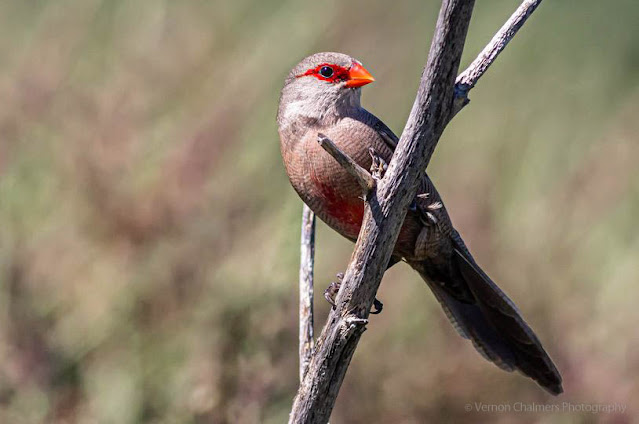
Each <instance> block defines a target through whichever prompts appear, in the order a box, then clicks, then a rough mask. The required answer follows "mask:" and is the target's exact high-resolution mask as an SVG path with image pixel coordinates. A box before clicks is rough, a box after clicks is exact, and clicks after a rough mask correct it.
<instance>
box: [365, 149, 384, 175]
mask: <svg viewBox="0 0 639 424" xmlns="http://www.w3.org/2000/svg"><path fill="white" fill-rule="evenodd" d="M368 154H369V155H371V158H372V159H373V162H372V163H371V175H372V176H373V178H374V179H376V180H381V179H382V178H383V177H384V174H385V173H386V170H387V169H388V164H387V163H386V161H385V160H384V159H382V158H381V157H380V156H379V155H378V154H377V151H376V150H375V149H373V148H372V147H370V148H369V149H368Z"/></svg>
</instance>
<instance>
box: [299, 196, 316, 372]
mask: <svg viewBox="0 0 639 424" xmlns="http://www.w3.org/2000/svg"><path fill="white" fill-rule="evenodd" d="M314 266H315V214H314V213H313V211H312V210H311V209H310V208H309V207H308V206H306V205H304V209H303V210H302V235H301V237H300V281H299V286H300V287H299V291H300V334H299V337H300V345H299V356H300V382H301V381H302V380H303V379H304V374H306V370H307V369H308V364H309V363H310V362H311V355H312V354H313V347H314V345H315V340H314V339H313V268H314Z"/></svg>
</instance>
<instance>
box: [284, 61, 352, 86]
mask: <svg viewBox="0 0 639 424" xmlns="http://www.w3.org/2000/svg"><path fill="white" fill-rule="evenodd" d="M324 66H328V67H329V68H331V69H333V75H331V76H330V77H328V78H326V77H325V76H323V75H322V74H320V70H321V69H322V68H323V67H324ZM308 75H312V76H314V77H315V78H317V79H319V80H322V81H330V82H339V81H346V80H348V78H349V76H348V69H346V68H344V67H343V66H339V65H335V64H333V63H322V64H321V65H317V66H316V67H314V68H311V69H309V70H308V71H306V72H304V73H303V74H301V75H297V77H296V78H300V77H305V76H308Z"/></svg>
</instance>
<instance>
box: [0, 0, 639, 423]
mask: <svg viewBox="0 0 639 424" xmlns="http://www.w3.org/2000/svg"><path fill="white" fill-rule="evenodd" d="M518 3H519V2H518V1H515V0H513V1H505V0H490V1H482V2H477V5H476V12H475V15H474V17H473V21H472V24H471V28H470V33H469V40H468V44H467V47H466V50H465V56H464V61H463V64H462V66H464V65H465V64H467V63H469V61H470V60H472V58H474V56H475V55H476V53H477V52H478V51H479V50H480V49H481V48H482V47H483V46H484V45H485V43H486V42H487V41H488V40H489V39H490V37H491V36H492V35H493V33H494V32H495V31H496V29H497V28H498V27H499V26H500V25H501V24H502V23H503V21H504V20H505V19H506V18H507V17H508V16H509V14H510V13H511V12H512V11H513V10H514V8H515V7H516V5H517V4H518ZM438 6H439V5H438V2H435V1H429V2H422V1H417V0H411V1H403V2H394V3H393V4H392V5H389V3H388V2H384V1H367V0H356V1H349V2H339V1H336V0H327V1H322V2H319V1H318V2H296V1H291V0H272V1H263V2H259V1H256V0H252V1H248V0H235V1H233V2H231V1H221V0H213V1H212V2H210V1H184V2H171V1H145V0H139V1H132V2H125V1H115V0H105V1H99V0H82V1H80V0H59V1H51V2H49V1H36V0H32V1H10V0H9V1H2V2H0V34H2V36H1V37H0V98H1V99H2V102H1V103H0V422H3V423H43V422H47V423H76V422H77V423H137V422H144V423H196V422H197V423H199V422H213V423H225V422H228V423H257V422H264V423H280V422H284V421H285V420H286V418H287V414H288V411H289V407H290V404H291V400H292V397H293V395H294V393H295V390H296V388H297V344H296V343H297V321H296V320H297V293H296V290H297V289H296V280H297V265H298V238H299V216H300V210H301V204H300V201H299V200H298V198H297V196H296V195H295V193H294V192H293V190H292V189H291V188H290V186H289V184H288V181H287V178H286V176H285V174H284V171H283V167H282V165H281V162H280V158H279V146H278V137H277V131H276V125H275V111H276V107H277V101H278V95H279V89H280V87H281V84H282V81H283V78H284V76H285V75H286V73H287V72H288V70H289V69H290V68H291V67H292V66H293V65H294V64H295V63H297V61H298V60H299V59H300V58H302V57H304V56H306V55H307V54H310V53H313V52H316V51H323V50H333V51H342V52H346V53H350V54H351V55H353V56H355V57H357V58H358V59H360V60H361V61H362V62H363V63H364V64H365V65H366V67H367V68H368V69H370V70H371V71H372V73H373V74H374V75H375V77H376V78H377V82H376V83H375V84H373V85H371V86H369V87H366V89H365V90H364V104H365V105H366V107H367V108H369V109H370V110H371V111H373V112H374V113H376V114H377V115H378V116H380V117H381V118H382V119H384V120H385V121H386V123H387V124H389V125H390V126H391V127H392V128H393V129H394V130H395V131H396V132H398V133H399V132H401V129H402V125H403V122H404V121H405V119H406V117H407V115H408V112H409V110H410V107H411V105H412V101H413V96H414V92H415V89H416V87H417V83H418V80H419V74H420V72H421V67H422V66H423V63H424V61H425V57H426V52H427V47H428V45H429V40H430V37H431V34H432V31H433V26H434V22H435V19H436V15H437V10H438ZM637 16H639V3H637V2H634V1H630V0H621V1H617V2H614V4H613V3H608V2H601V1H596V0H583V1H580V2H578V3H575V2H567V1H547V2H544V3H543V4H542V6H541V7H540V9H539V10H538V12H536V13H535V15H534V16H533V17H532V19H531V20H530V21H529V23H528V24H527V25H526V26H525V27H524V29H523V31H522V32H521V34H520V35H518V36H517V37H516V39H515V40H514V42H513V43H512V44H511V45H510V46H509V47H508V49H507V50H506V51H505V53H504V54H503V55H502V56H501V57H500V58H499V59H498V61H497V63H496V64H495V65H494V66H493V68H491V69H490V71H489V72H488V73H487V74H486V76H485V77H484V78H483V79H482V80H481V82H480V83H479V85H478V87H477V88H476V89H475V90H474V91H473V92H472V96H471V98H472V102H471V104H470V106H469V107H468V108H466V109H465V110H464V111H463V112H462V113H461V114H460V115H459V116H458V117H457V118H456V119H455V120H454V121H453V123H452V125H451V126H450V127H449V128H448V130H447V131H446V133H445V134H444V137H443V139H442V140H441V143H440V146H439V148H438V150H437V152H436V153H435V156H434V158H433V162H432V165H431V168H430V174H431V176H432V177H433V179H434V180H435V181H436V183H437V184H438V187H439V190H440V192H441V193H442V195H443V196H444V198H445V200H446V202H447V206H448V209H449V210H450V212H451V214H452V217H453V220H454V222H455V223H456V225H457V227H458V229H459V230H460V231H461V233H462V234H463V235H464V237H465V239H466V240H467V242H468V243H469V244H470V247H471V250H472V251H473V252H474V253H475V255H476V257H477V259H478V261H479V262H480V263H481V264H482V265H483V266H484V268H485V269H486V270H487V271H488V272H489V274H490V275H491V276H492V277H493V278H494V280H495V281H497V282H498V283H499V284H500V285H501V286H502V287H503V288H504V289H505V290H506V291H507V292H508V293H509V294H510V295H511V296H512V297H513V299H514V300H515V301H516V303H517V304H518V305H519V307H520V309H521V310H522V312H523V314H524V316H526V317H527V318H528V320H529V322H530V323H531V325H532V326H533V327H534V328H535V329H536V330H537V332H538V334H539V336H540V338H541V340H542V341H543V342H544V345H545V346H546V348H547V349H548V351H549V353H550V354H551V356H552V357H553V358H555V360H556V362H557V365H558V367H559V369H560V370H561V371H562V374H563V376H564V378H565V391H566V393H565V394H564V395H562V396H561V397H559V398H557V399H555V398H551V397H550V396H549V395H547V394H545V392H543V391H542V390H540V389H539V388H538V387H537V386H536V385H535V384H534V383H532V382H531V381H529V380H527V379H525V378H523V377H521V376H519V375H515V374H508V373H505V372H502V371H500V370H498V369H497V368H496V367H494V366H493V365H491V364H489V363H488V362H486V361H484V360H483V359H482V358H480V357H479V355H477V354H476V352H474V350H473V348H472V347H471V346H470V344H469V343H468V342H466V341H464V340H462V339H460V338H459V337H458V336H457V335H456V334H455V332H454V330H453V329H452V327H451V326H450V325H449V324H448V322H447V321H446V318H445V317H444V315H443V314H442V312H441V311H440V308H439V306H438V305H437V304H436V302H435V301H434V300H433V298H432V295H431V294H430V293H429V292H428V290H427V288H426V286H425V285H424V284H423V282H421V281H420V280H419V277H418V276H417V275H416V274H413V273H412V272H410V270H408V269H407V267H404V266H397V267H396V268H395V269H393V270H392V271H390V272H389V273H388V274H387V275H386V277H385V279H384V282H383V284H382V287H381V289H380V293H379V298H380V299H382V300H383V301H384V304H385V308H384V313H383V314H382V315H380V316H378V317H374V318H373V320H372V322H371V325H370V327H369V330H368V331H367V332H366V334H365V335H364V338H363V339H362V342H361V343H360V347H359V349H358V351H357V353H356V354H355V358H354V360H353V363H352V364H351V367H350V369H349V372H348V374H347V377H346V380H345V382H344V385H343V388H342V391H341V394H340V397H339V399H338V403H337V406H336V409H335V411H334V414H333V417H332V420H331V422H335V423H365V422H379V423H421V422H437V423H444V422H455V423H457V422H464V421H467V422H478V423H481V422H486V423H509V422H524V423H533V422H543V423H568V422H570V423H573V422H583V423H592V422H610V423H612V422H614V423H625V422H632V421H633V418H636V417H638V416H639V406H637V403H636V402H633V401H636V400H637V399H639V384H638V383H637V380H638V379H639V338H638V337H637V329H636V325H637V322H638V320H639V310H638V309H637V306H636V302H637V300H636V299H637V298H639V285H638V284H637V282H638V281H639V261H638V259H637V258H638V253H639V236H638V234H639V233H638V232H637V230H636V228H637V224H636V219H637V217H638V216H639V167H638V166H637V163H638V161H637V160H638V159H639V143H637V134H638V133H639V120H638V119H637V116H639V26H638V25H637ZM351 249H352V245H351V244H350V243H349V242H347V241H345V240H343V239H341V238H340V237H339V236H337V235H336V234H333V233H332V232H331V231H329V230H328V229H327V228H326V227H325V226H324V225H322V224H320V225H319V234H318V255H317V256H318V257H317V269H316V279H317V284H318V287H317V290H318V296H317V307H316V310H317V318H316V321H317V322H316V327H317V331H319V330H320V328H321V325H322V324H323V322H324V318H325V316H326V313H327V311H328V306H327V305H326V303H325V302H324V301H323V299H322V297H321V295H319V294H320V293H321V292H322V291H323V289H324V287H325V285H328V283H329V282H330V281H331V280H332V278H333V276H334V274H335V273H337V272H339V271H341V270H344V268H345V266H346V264H347V262H348V258H349V255H350V252H351ZM474 402H483V403H485V404H503V403H509V404H513V403H514V402H524V403H532V402H535V403H538V404H544V403H559V404H560V403H561V402H573V403H587V404H592V403H599V404H602V403H604V404H610V403H615V402H616V403H620V404H623V405H626V406H627V408H628V409H627V411H626V413H625V414H606V413H601V414H592V413H588V412H576V413H575V412H573V413H565V412H564V413H562V412H554V413H553V412H539V413H534V412H531V413H521V412H520V413H516V412H510V413H496V412H492V413H491V412H477V411H471V412H466V411H465V410H464V405H465V404H467V403H474Z"/></svg>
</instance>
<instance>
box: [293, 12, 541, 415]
mask: <svg viewBox="0 0 639 424" xmlns="http://www.w3.org/2000/svg"><path fill="white" fill-rule="evenodd" d="M539 3H541V0H525V1H524V2H523V3H522V5H521V6H520V7H519V9H517V11H516V12H515V13H514V14H513V15H512V16H511V18H510V19H509V20H508V21H507V22H506V24H504V26H503V27H502V28H501V30H500V31H499V32H498V33H497V34H496V35H495V37H493V39H492V40H491V42H490V43H489V44H488V46H486V48H485V49H484V50H483V51H482V53H481V54H480V55H479V56H478V57H477V59H475V61H473V63H472V64H471V65H470V66H469V68H468V69H467V70H466V71H464V72H463V73H462V74H461V75H459V77H458V78H457V80H456V81H455V78H454V76H455V75H456V74H457V71H458V67H459V60H460V58H461V54H462V50H463V46H464V42H465V39H466V33H467V30H468V24H469V22H470V17H471V14H472V10H473V6H474V0H443V2H442V7H441V9H440V13H439V18H438V21H437V27H436V30H435V36H434V38H433V41H432V44H431V48H430V52H429V55H428V61H427V63H426V67H425V68H424V72H423V74H422V78H421V82H420V86H419V89H418V92H417V98H416V99H415V103H414V104H413V109H412V110H411V114H410V116H409V119H408V122H407V123H406V127H405V128H404V131H403V133H402V137H401V139H400V141H399V143H398V145H397V149H396V151H395V154H394V156H393V159H392V161H391V163H390V165H389V167H388V170H387V171H386V174H385V176H384V177H383V178H381V179H380V180H378V184H377V186H376V185H375V181H374V180H373V179H372V177H371V175H370V174H369V173H368V172H366V171H365V170H364V169H362V168H361V167H359V166H357V164H355V163H354V162H353V161H352V160H351V159H350V158H349V157H348V156H346V155H344V154H343V153H342V152H341V151H339V149H337V147H336V146H335V145H334V144H333V143H332V142H331V141H330V140H329V139H328V138H326V137H324V136H322V135H320V140H319V142H320V144H322V147H324V149H326V150H327V151H328V152H329V153H330V154H331V155H333V157H335V159H337V160H338V161H339V162H340V164H342V166H344V167H345V168H346V169H347V170H349V172H350V173H351V174H352V175H353V176H355V178H357V179H358V181H359V182H360V184H361V185H362V187H363V188H364V189H365V190H367V192H368V196H367V199H366V203H365V209H364V220H363V222H362V228H361V230H360V234H359V238H358V240H357V244H356V245H355V251H354V252H353V256H352V257H351V262H350V264H349V266H348V269H347V270H346V273H345V275H344V278H343V280H342V284H341V288H340V291H339V292H338V294H337V298H336V302H335V303H336V307H335V309H334V310H332V311H331V313H330V315H329V317H328V320H327V322H326V325H325V326H324V329H323V330H322V334H321V335H320V337H319V339H318V341H317V348H316V351H315V353H314V354H313V357H312V359H311V363H310V365H309V368H308V371H307V373H306V375H305V376H304V379H303V381H302V383H301V384H300V388H299V390H298V393H297V396H296V397H295V401H294V404H293V409H292V411H291V415H290V417H289V423H326V422H327V421H328V418H329V417H330V414H331V412H332V409H333V406H334V403H335V399H336V398H337V394H338V392H339V388H340V386H341V384H342V381H343V379H344V375H345V374H346V370H347V368H348V365H349V363H350V361H351V358H352V356H353V353H354V351H355V348H356V347H357V343H358V342H359V338H360V337H361V334H362V333H363V332H364V330H365V329H366V324H367V323H368V320H367V318H368V315H369V311H370V309H371V305H372V303H373V300H374V299H375V294H376V292H377V289H378V287H379V284H380V281H381V279H382V276H383V274H384V271H385V270H386V266H387V264H388V262H389V260H390V257H391V254H392V251H393V248H394V246H395V242H396V240H397V236H398V233H399V230H400V228H401V225H402V222H403V221H404V217H405V214H406V209H407V207H408V205H409V203H410V202H411V200H412V199H413V198H414V197H415V194H416V187H417V182H418V180H419V179H420V178H422V177H423V170H424V169H426V167H427V165H428V163H429V161H430V158H431V156H432V154H433V151H434V150H435V147H436V145H437V142H438V141H439V138H440V136H441V134H442V132H443V131H444V128H445V127H446V125H447V124H448V123H449V122H450V120H451V119H452V118H453V117H454V115H455V114H456V113H457V112H458V111H459V110H461V109H462V108H463V107H464V106H465V105H466V104H467V103H468V92H469V91H470V89H472V88H473V87H474V86H475V84H476V83H477V81H478V80H479V78H480V77H481V76H482V75H483V74H484V73H485V72H486V70H487V69H488V67H489V66H490V64H491V63H492V62H493V61H494V60H495V59H496V57H497V56H498V55H499V53H500V52H501V51H502V50H503V49H504V47H505V46H506V45H507V44H508V42H509V41H510V40H511V39H512V37H513V36H514V35H515V33H516V32H517V31H518V30H519V28H520V27H521V26H522V25H523V23H524V22H525V21H526V19H527V18H528V16H530V14H531V13H532V12H533V11H534V10H535V9H536V7H537V6H538V5H539ZM371 180H373V181H372V182H371Z"/></svg>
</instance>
